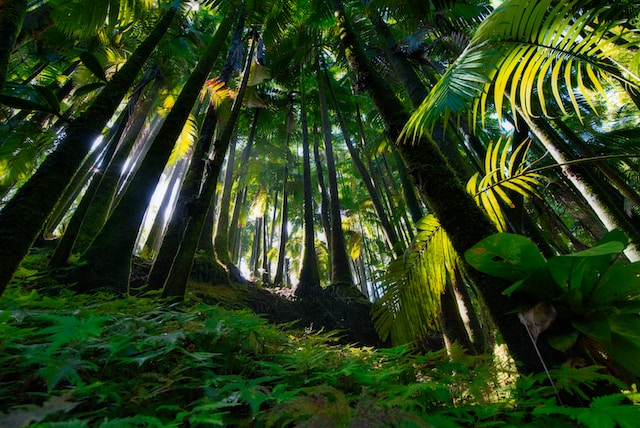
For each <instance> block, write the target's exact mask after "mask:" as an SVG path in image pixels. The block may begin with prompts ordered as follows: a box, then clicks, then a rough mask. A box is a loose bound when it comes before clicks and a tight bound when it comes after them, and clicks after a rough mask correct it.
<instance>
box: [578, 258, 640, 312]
mask: <svg viewBox="0 0 640 428" xmlns="http://www.w3.org/2000/svg"><path fill="white" fill-rule="evenodd" d="M638 296H640V262H635V263H630V264H628V265H626V266H625V265H623V264H621V263H615V264H613V265H611V267H610V268H609V270H607V271H606V272H605V274H604V275H603V277H602V279H601V280H600V282H599V283H598V285H597V286H596V287H595V289H594V290H593V293H592V294H591V296H590V298H589V300H590V301H591V302H592V304H593V305H607V304H609V303H610V302H614V301H616V300H620V301H625V300H629V299H631V298H635V297H638Z"/></svg>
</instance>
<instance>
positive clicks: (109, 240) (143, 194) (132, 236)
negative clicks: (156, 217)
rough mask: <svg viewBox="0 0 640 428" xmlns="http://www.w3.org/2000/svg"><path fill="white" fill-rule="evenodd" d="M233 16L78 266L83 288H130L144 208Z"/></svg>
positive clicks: (220, 29)
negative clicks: (133, 257)
mask: <svg viewBox="0 0 640 428" xmlns="http://www.w3.org/2000/svg"><path fill="white" fill-rule="evenodd" d="M232 23H233V22H232V20H231V19H230V18H227V19H224V20H223V21H222V22H221V24H220V26H219V27H218V30H217V31H216V34H215V36H214V37H213V39H212V41H211V43H209V46H208V47H207V49H206V51H205V52H204V54H203V56H202V58H201V59H200V62H199V63H198V65H197V66H196V68H195V69H194V70H193V72H192V73H191V75H190V76H189V79H188V80H187V83H185V85H184V87H183V88H182V91H181V92H180V95H179V96H178V98H177V100H176V103H175V104H174V106H173V108H172V109H171V112H170V113H169V114H168V115H167V118H166V119H165V121H164V123H163V124H162V127H161V129H160V132H159V133H158V135H157V136H156V138H155V139H154V140H153V143H152V144H151V147H150V148H149V151H148V152H147V154H146V156H145V157H144V159H143V160H142V163H141V164H140V166H139V168H138V170H137V171H136V173H135V175H134V176H133V178H132V179H131V182H130V184H129V186H128V187H127V190H126V191H125V193H124V195H123V196H122V198H121V199H120V201H119V202H118V205H117V206H116V207H115V209H114V210H113V212H112V213H111V216H110V217H109V219H108V220H107V222H106V223H105V225H104V227H103V228H102V230H101V231H100V233H99V234H98V235H97V236H96V238H95V239H94V240H93V242H92V244H91V246H90V247H89V248H88V249H87V251H86V252H85V253H84V255H83V256H82V258H81V263H80V264H79V265H78V267H77V274H78V275H77V284H76V288H77V289H78V290H80V291H88V290H92V289H94V288H96V287H105V288H109V289H112V290H114V291H116V292H120V293H126V292H127V289H128V283H129V274H130V272H131V254H132V252H133V247H134V245H135V241H136V238H137V236H138V229H139V228H140V225H141V223H142V219H143V217H144V213H145V211H146V209H147V207H148V206H149V203H150V201H151V197H152V195H153V192H154V190H155V187H156V185H157V183H158V180H159V178H160V175H161V174H162V171H163V170H164V168H165V165H166V163H167V160H168V159H169V156H170V155H171V151H172V149H173V147H174V145H175V142H176V140H177V138H178V136H179V135H180V132H181V131H182V128H183V127H184V124H185V122H186V120H187V118H188V116H189V113H190V112H191V110H192V108H193V105H194V102H195V101H196V99H197V97H198V95H199V94H200V90H201V89H202V86H203V85H204V83H205V80H206V79H207V76H208V75H209V72H210V70H211V68H212V67H213V63H214V62H215V60H216V59H217V57H218V55H219V53H220V51H221V50H222V48H223V46H224V40H225V39H226V37H227V35H228V33H229V29H230V28H231V26H232Z"/></svg>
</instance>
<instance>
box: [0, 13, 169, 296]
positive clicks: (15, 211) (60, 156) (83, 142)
mask: <svg viewBox="0 0 640 428" xmlns="http://www.w3.org/2000/svg"><path fill="white" fill-rule="evenodd" d="M177 12H178V3H177V1H176V2H174V4H173V6H172V7H171V8H170V9H169V10H168V11H167V12H166V13H165V14H164V16H163V17H162V19H160V20H158V22H157V24H156V27H155V28H154V30H153V31H152V32H151V33H149V35H148V36H147V38H146V39H145V41H144V42H142V43H141V44H140V46H138V48H137V49H136V51H135V52H134V53H133V55H132V56H131V57H130V58H129V60H128V61H127V62H126V64H125V65H124V66H123V67H122V68H121V69H120V70H119V71H118V72H117V73H116V74H115V75H114V76H113V77H112V78H111V80H110V81H109V82H108V83H107V84H106V85H105V87H104V88H103V89H102V91H101V92H100V94H99V95H98V96H97V97H96V99H95V101H94V102H93V103H92V104H91V106H90V107H89V108H88V109H87V110H86V111H85V112H84V113H83V114H82V115H81V116H80V117H78V118H77V119H76V120H75V121H74V122H73V124H71V125H70V126H69V127H68V128H67V129H66V132H65V136H64V138H63V139H62V140H61V141H60V142H59V143H58V145H57V148H56V150H55V151H54V152H53V153H51V154H50V155H49V156H48V157H47V158H46V160H45V161H44V162H43V163H42V165H41V166H40V167H39V168H38V170H37V171H36V173H35V174H34V175H33V176H31V178H30V179H29V181H28V182H27V183H25V184H24V185H23V186H22V187H21V188H20V189H19V190H18V192H17V193H16V194H15V196H13V198H12V199H11V200H10V201H9V202H7V204H6V205H5V206H4V208H3V209H2V212H0V257H2V259H3V263H2V267H0V291H2V290H4V288H5V287H6V285H7V283H8V282H9V280H10V279H11V276H12V275H13V273H14V272H15V270H16V269H17V267H18V265H19V263H20V262H21V261H22V259H23V257H24V256H25V255H26V254H27V251H29V248H30V246H31V244H32V243H33V241H34V240H35V238H36V236H37V235H38V233H39V232H40V230H41V229H42V227H43V225H44V223H45V221H46V219H47V217H48V216H49V214H50V213H51V211H52V210H53V207H54V206H55V204H56V202H57V199H58V198H59V197H60V195H61V194H62V192H64V190H65V188H66V187H67V184H68V183H69V181H70V180H71V178H72V177H73V175H74V174H75V173H76V170H77V169H78V167H79V166H80V164H81V163H82V160H83V159H84V157H85V155H86V154H87V153H88V152H89V150H90V149H91V145H92V144H93V142H94V141H95V139H96V138H97V137H98V136H99V135H100V133H101V132H102V129H103V128H104V126H105V125H106V124H107V121H108V120H109V119H110V118H111V116H113V113H114V112H115V110H116V109H117V107H118V106H119V105H120V102H121V100H122V99H123V98H124V96H125V94H126V92H127V91H128V90H129V88H131V86H132V85H133V83H134V81H135V78H136V76H137V75H138V73H139V72H140V70H141V69H142V67H143V66H144V63H145V61H146V60H147V58H149V56H150V55H151V53H152V52H153V50H154V48H155V47H156V45H157V44H158V42H159V41H160V39H161V38H162V36H163V35H164V34H165V33H166V32H167V30H168V28H169V26H170V24H171V22H172V20H173V18H174V17H175V16H176V14H177ZM16 225H20V226H19V227H17V226H16Z"/></svg>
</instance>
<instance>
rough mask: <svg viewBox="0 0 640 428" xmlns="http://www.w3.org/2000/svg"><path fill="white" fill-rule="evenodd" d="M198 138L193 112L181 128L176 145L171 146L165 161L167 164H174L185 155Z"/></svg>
mask: <svg viewBox="0 0 640 428" xmlns="http://www.w3.org/2000/svg"><path fill="white" fill-rule="evenodd" d="M197 138H198V123H197V121H196V118H195V116H194V115H193V114H189V117H188V118H187V121H186V122H185V124H184V127H183V128H182V132H181V133H180V136H179V137H178V140H177V141H176V145H175V146H174V147H173V151H172V152H171V156H170V157H169V160H168V161H167V164H168V165H173V164H175V163H176V162H177V161H178V160H180V159H182V158H183V157H185V156H186V154H187V153H189V152H190V151H191V148H192V147H193V143H194V142H195V141H196V139H197Z"/></svg>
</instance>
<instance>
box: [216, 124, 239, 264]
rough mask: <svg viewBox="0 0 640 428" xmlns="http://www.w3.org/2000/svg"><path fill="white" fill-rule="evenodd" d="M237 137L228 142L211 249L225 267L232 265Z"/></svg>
mask: <svg viewBox="0 0 640 428" xmlns="http://www.w3.org/2000/svg"><path fill="white" fill-rule="evenodd" d="M236 142H237V137H236V136H235V135H234V136H233V137H232V138H231V141H230V142H229V154H228V155H227V166H226V169H225V174H224V179H223V180H224V181H223V185H222V194H221V195H220V200H219V202H218V205H219V207H220V209H219V211H218V224H217V227H216V231H215V236H214V238H213V248H214V250H215V252H216V257H217V258H218V261H220V263H222V264H223V265H225V266H227V267H228V266H229V265H233V263H232V262H231V257H230V255H229V207H230V206H231V190H232V189H233V168H234V166H235V158H236Z"/></svg>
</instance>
